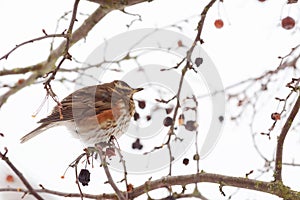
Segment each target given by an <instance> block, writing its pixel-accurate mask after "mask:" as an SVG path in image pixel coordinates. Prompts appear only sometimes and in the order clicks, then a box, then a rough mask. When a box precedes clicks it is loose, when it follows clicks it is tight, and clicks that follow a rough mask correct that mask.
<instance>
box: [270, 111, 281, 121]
mask: <svg viewBox="0 0 300 200" xmlns="http://www.w3.org/2000/svg"><path fill="white" fill-rule="evenodd" d="M280 118H281V116H280V114H279V113H277V112H275V113H272V114H271V119H273V120H275V121H277V120H280Z"/></svg>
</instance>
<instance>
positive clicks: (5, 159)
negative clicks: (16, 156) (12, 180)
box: [0, 148, 43, 200]
mask: <svg viewBox="0 0 300 200" xmlns="http://www.w3.org/2000/svg"><path fill="white" fill-rule="evenodd" d="M6 154H7V149H6V148H5V152H4V153H2V152H0V158H1V159H2V160H3V161H4V162H6V164H7V165H8V166H9V167H10V168H11V169H12V170H13V172H14V173H15V174H16V175H17V176H18V177H19V178H20V180H21V181H22V183H23V184H24V185H25V187H26V188H27V190H28V191H27V193H29V194H32V195H33V196H34V197H35V198H36V199H38V200H43V198H42V197H41V196H40V195H39V194H38V193H37V192H36V191H35V190H34V189H33V187H32V186H31V185H30V183H29V182H28V181H27V179H26V178H25V177H24V176H23V174H22V173H21V172H20V171H19V170H18V169H17V168H16V166H15V165H14V164H13V163H12V162H10V160H9V159H8V157H7V156H6Z"/></svg>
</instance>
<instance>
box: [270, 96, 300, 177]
mask: <svg viewBox="0 0 300 200" xmlns="http://www.w3.org/2000/svg"><path fill="white" fill-rule="evenodd" d="M299 108H300V93H299V95H298V98H297V101H296V103H295V105H294V107H293V109H292V111H291V113H290V115H289V117H288V118H287V120H286V122H285V124H284V126H283V128H282V130H281V133H280V135H279V138H278V141H277V149H276V160H275V172H274V178H275V181H282V177H281V172H282V153H283V143H284V140H285V137H286V136H287V133H288V132H289V130H290V128H291V125H292V123H293V121H294V119H295V117H296V115H297V113H298V111H299Z"/></svg>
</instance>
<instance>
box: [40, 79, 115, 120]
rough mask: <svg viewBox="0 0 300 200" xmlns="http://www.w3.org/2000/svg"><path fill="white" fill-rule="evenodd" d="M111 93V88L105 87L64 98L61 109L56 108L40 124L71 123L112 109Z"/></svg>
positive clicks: (93, 87)
mask: <svg viewBox="0 0 300 200" xmlns="http://www.w3.org/2000/svg"><path fill="white" fill-rule="evenodd" d="M96 90H97V92H96ZM111 92H112V91H111V88H110V87H103V85H98V86H89V87H85V88H81V89H79V90H77V91H75V92H74V93H72V94H70V95H69V96H67V97H66V98H64V99H63V100H62V101H61V108H59V107H58V106H55V107H54V109H53V111H52V113H51V114H50V115H49V116H48V117H46V118H44V119H41V120H40V121H39V123H50V122H59V121H69V120H74V119H80V118H83V117H90V116H93V115H95V114H100V113H102V112H104V111H105V110H109V109H111V104H112V103H111V99H112V97H111Z"/></svg>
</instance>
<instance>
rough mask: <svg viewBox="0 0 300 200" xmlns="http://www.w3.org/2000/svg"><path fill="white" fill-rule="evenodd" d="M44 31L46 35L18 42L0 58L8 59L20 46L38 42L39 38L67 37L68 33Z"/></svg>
mask: <svg viewBox="0 0 300 200" xmlns="http://www.w3.org/2000/svg"><path fill="white" fill-rule="evenodd" d="M43 32H44V34H45V35H44V36H41V37H37V38H34V39H31V40H27V41H25V42H22V43H20V44H17V45H16V46H15V47H14V48H13V49H11V50H10V51H9V52H8V53H6V54H5V55H4V56H2V57H1V58H0V60H3V59H8V56H9V55H10V54H11V53H12V52H14V51H15V50H17V49H18V48H20V47H21V46H24V45H26V44H29V43H33V42H36V41H39V40H43V39H46V38H56V37H64V38H65V37H67V35H66V34H65V33H60V34H46V32H45V31H43Z"/></svg>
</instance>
